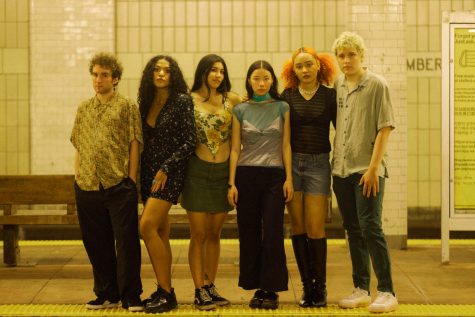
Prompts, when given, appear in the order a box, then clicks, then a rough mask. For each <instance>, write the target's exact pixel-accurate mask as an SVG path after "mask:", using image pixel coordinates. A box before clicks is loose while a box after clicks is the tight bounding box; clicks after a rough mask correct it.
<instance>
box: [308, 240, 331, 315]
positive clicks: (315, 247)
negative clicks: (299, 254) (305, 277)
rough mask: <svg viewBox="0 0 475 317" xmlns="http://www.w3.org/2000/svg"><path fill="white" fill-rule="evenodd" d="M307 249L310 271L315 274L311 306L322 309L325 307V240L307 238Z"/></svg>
mask: <svg viewBox="0 0 475 317" xmlns="http://www.w3.org/2000/svg"><path fill="white" fill-rule="evenodd" d="M308 247H309V254H311V256H309V258H310V259H311V263H312V265H313V267H312V269H313V270H311V271H313V272H315V276H314V277H313V278H314V281H313V298H312V306H315V307H323V306H326V305H327V286H326V284H327V238H321V239H310V238H308Z"/></svg>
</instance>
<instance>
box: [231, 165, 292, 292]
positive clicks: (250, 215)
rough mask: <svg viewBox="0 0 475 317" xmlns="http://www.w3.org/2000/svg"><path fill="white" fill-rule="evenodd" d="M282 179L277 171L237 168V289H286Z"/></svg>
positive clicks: (265, 168)
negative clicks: (238, 257) (238, 287)
mask: <svg viewBox="0 0 475 317" xmlns="http://www.w3.org/2000/svg"><path fill="white" fill-rule="evenodd" d="M284 178H285V175H284V171H283V170H282V169H279V168H267V167H247V166H240V167H238V168H237V172H236V187H237V189H238V203H237V219H238V228H239V256H240V259H239V286H240V287H242V288H244V289H246V290H251V289H256V288H260V289H262V290H265V291H273V292H280V291H285V290H287V283H288V272H287V266H286V262H285V261H286V260H285V250H284V207H285V200H284V194H283V189H282V188H283V184H284Z"/></svg>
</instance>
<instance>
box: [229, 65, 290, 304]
mask: <svg viewBox="0 0 475 317" xmlns="http://www.w3.org/2000/svg"><path fill="white" fill-rule="evenodd" d="M277 87H278V82H277V78H276V76H275V73H274V70H273V68H272V66H271V65H270V64H269V63H268V62H266V61H256V62H254V63H253V64H252V65H251V66H250V67H249V70H248V72H247V76H246V91H247V95H248V97H249V100H248V101H247V102H245V103H241V104H239V105H237V106H236V107H234V109H233V112H234V115H233V124H232V140H231V155H230V159H229V191H228V200H229V203H230V204H231V205H233V206H235V207H236V208H237V216H238V228H239V255H240V258H239V286H240V287H242V288H243V289H245V290H253V289H257V291H256V292H255V294H254V297H253V298H252V299H251V301H250V302H249V307H251V308H266V309H276V308H277V307H278V304H279V296H278V295H277V292H281V291H285V290H287V283H288V272H287V267H286V263H285V261H286V259H285V250H284V232H283V228H284V207H285V203H286V202H289V201H290V200H292V196H293V185H292V153H291V149H290V122H289V121H290V119H289V105H288V104H287V103H286V102H285V101H283V100H281V99H280V97H279V93H278V92H277Z"/></svg>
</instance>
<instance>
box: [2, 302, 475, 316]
mask: <svg viewBox="0 0 475 317" xmlns="http://www.w3.org/2000/svg"><path fill="white" fill-rule="evenodd" d="M0 315H1V316H132V315H133V316H165V315H166V316H187V317H193V316H223V317H246V316H475V305H415V304H402V305H399V309H398V310H397V311H395V312H391V313H385V314H382V315H375V314H371V313H369V312H368V310H367V309H366V308H356V309H341V308H338V307H337V306H336V305H329V306H327V307H324V308H300V307H298V306H296V305H288V304H285V305H280V307H279V309H276V310H263V309H250V308H248V307H247V306H246V305H231V306H228V307H220V308H217V309H216V310H212V311H199V310H196V309H193V307H192V306H191V305H179V307H178V309H175V310H173V311H171V312H169V313H166V314H156V315H151V314H145V313H143V312H142V313H137V312H135V313H133V312H129V311H127V310H125V309H122V308H115V309H104V310H87V309H86V308H85V307H84V305H65V304H62V305H52V304H37V305H35V304H25V305H15V304H8V305H0Z"/></svg>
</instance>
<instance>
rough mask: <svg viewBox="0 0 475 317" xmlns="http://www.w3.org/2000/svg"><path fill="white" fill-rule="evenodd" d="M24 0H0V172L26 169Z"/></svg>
mask: <svg viewBox="0 0 475 317" xmlns="http://www.w3.org/2000/svg"><path fill="white" fill-rule="evenodd" d="M29 71H30V63H29V7H28V0H0V174H28V173H29V172H30V128H29V124H30V109H29V95H30V92H29Z"/></svg>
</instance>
